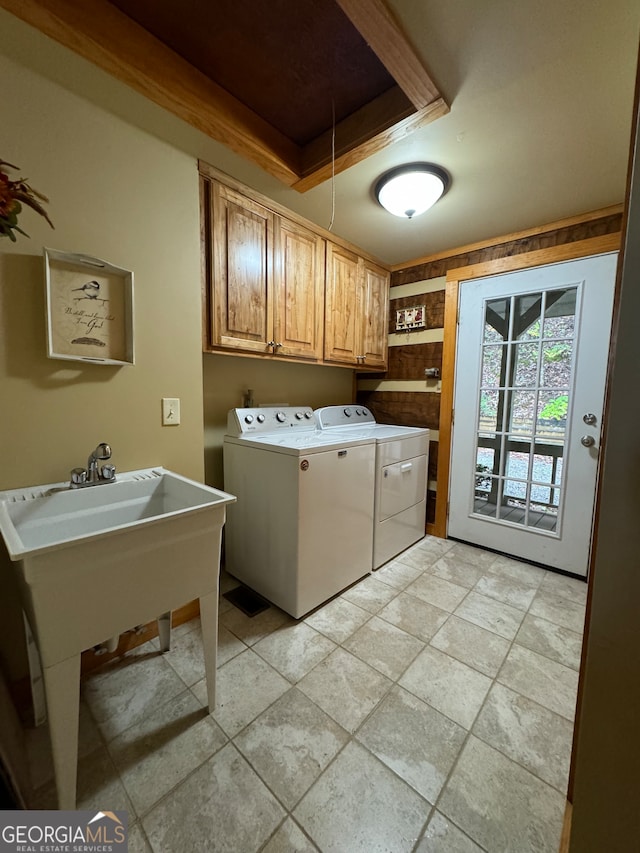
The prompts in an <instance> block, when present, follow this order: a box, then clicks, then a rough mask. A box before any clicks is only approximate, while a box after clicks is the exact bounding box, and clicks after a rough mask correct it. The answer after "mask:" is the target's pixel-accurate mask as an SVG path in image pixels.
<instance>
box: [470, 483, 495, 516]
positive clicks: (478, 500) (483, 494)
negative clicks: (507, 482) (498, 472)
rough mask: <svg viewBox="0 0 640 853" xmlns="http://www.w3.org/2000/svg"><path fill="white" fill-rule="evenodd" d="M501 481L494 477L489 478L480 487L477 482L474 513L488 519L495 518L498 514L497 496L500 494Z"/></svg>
mask: <svg viewBox="0 0 640 853" xmlns="http://www.w3.org/2000/svg"><path fill="white" fill-rule="evenodd" d="M499 484H500V481H499V480H498V479H497V478H494V477H487V478H486V479H484V480H483V481H482V482H481V483H480V484H479V485H478V483H477V480H476V490H475V495H474V499H473V511H474V513H477V514H478V515H482V516H485V517H487V518H495V517H496V515H497V512H498V504H497V501H496V499H495V495H496V494H497V493H498V488H499Z"/></svg>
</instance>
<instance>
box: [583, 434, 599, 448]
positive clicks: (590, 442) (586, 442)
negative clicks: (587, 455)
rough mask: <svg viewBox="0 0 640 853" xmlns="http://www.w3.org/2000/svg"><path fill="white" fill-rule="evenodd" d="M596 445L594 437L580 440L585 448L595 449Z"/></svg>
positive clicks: (586, 436)
mask: <svg viewBox="0 0 640 853" xmlns="http://www.w3.org/2000/svg"><path fill="white" fill-rule="evenodd" d="M595 443H596V440H595V438H594V437H593V436H592V435H583V436H582V438H581V439H580V444H582V445H583V446H584V447H593V445H594V444H595Z"/></svg>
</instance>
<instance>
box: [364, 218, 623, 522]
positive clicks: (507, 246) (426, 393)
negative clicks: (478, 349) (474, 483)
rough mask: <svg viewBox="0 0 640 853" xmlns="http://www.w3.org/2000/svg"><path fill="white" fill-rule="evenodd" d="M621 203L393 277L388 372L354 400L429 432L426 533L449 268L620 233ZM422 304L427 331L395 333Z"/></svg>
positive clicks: (431, 510)
mask: <svg viewBox="0 0 640 853" xmlns="http://www.w3.org/2000/svg"><path fill="white" fill-rule="evenodd" d="M621 223H622V209H621V206H618V207H616V208H609V209H607V210H603V211H596V212H595V213H594V214H586V215H585V216H580V217H574V218H573V219H571V220H564V221H563V222H557V223H552V224H550V225H548V226H542V227H540V228H536V229H533V230H532V231H530V232H521V233H519V234H514V235H509V236H507V237H502V238H497V239H496V240H495V241H492V242H490V243H488V244H484V245H474V246H469V247H464V248H462V249H454V250H452V251H451V252H450V253H447V254H446V255H443V254H440V255H437V256H433V257H431V258H429V257H426V258H422V259H420V260H419V261H415V262H414V263H412V264H409V265H407V266H406V267H403V268H401V269H396V270H394V271H393V272H392V274H391V298H390V307H389V369H388V371H387V372H386V373H380V374H373V375H372V374H368V375H367V376H364V375H361V376H359V377H358V381H357V401H358V403H361V404H362V405H365V406H368V407H369V408H370V409H371V411H372V412H373V414H374V415H375V417H376V420H378V421H379V422H380V423H396V424H401V425H403V426H424V427H428V428H429V429H430V430H431V444H430V450H429V486H428V489H429V491H428V502H427V532H432V530H433V523H434V519H435V513H436V486H437V479H438V440H439V428H440V426H441V423H440V383H439V382H438V381H435V380H431V379H425V376H424V370H425V368H427V367H437V368H439V369H440V370H442V346H443V342H444V305H445V285H446V279H445V277H446V274H447V272H448V271H449V270H451V269H457V268H460V267H465V266H472V265H474V264H479V263H483V262H485V261H492V260H496V259H499V258H506V257H511V256H513V255H518V254H524V253H526V252H532V251H535V250H541V249H553V248H554V247H556V246H560V245H563V244H566V243H573V242H577V241H579V240H585V239H588V238H591V237H599V236H603V235H605V234H614V233H616V232H619V231H620V228H621ZM418 305H424V306H425V318H426V329H425V330H424V331H422V330H415V331H410V332H401V333H396V332H395V320H396V311H398V310H399V309H401V308H412V307H414V306H418Z"/></svg>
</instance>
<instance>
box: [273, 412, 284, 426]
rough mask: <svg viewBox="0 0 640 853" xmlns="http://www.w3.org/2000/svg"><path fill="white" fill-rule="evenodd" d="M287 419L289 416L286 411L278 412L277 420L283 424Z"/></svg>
mask: <svg viewBox="0 0 640 853" xmlns="http://www.w3.org/2000/svg"><path fill="white" fill-rule="evenodd" d="M286 419H287V416H286V415H285V413H284V412H276V420H277V421H278V423H279V424H283V423H284V422H285V421H286Z"/></svg>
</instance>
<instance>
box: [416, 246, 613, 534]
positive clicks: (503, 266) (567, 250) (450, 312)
mask: <svg viewBox="0 0 640 853" xmlns="http://www.w3.org/2000/svg"><path fill="white" fill-rule="evenodd" d="M619 250H620V232H616V233H614V234H605V235H604V236H601V237H590V238H588V239H586V240H576V241H574V242H573V243H564V244H562V245H560V246H553V247H552V248H549V249H537V250H536V251H533V252H523V253H522V254H520V255H511V256H509V257H506V258H498V259H496V260H493V261H484V262H482V263H479V264H472V265H470V266H467V267H457V268H456V269H451V270H449V271H448V272H447V282H446V289H445V303H444V343H443V347H442V381H441V396H440V423H439V438H440V440H439V442H438V479H437V484H436V515H435V521H434V524H433V529H432V531H431V532H432V533H433V535H434V536H439V537H440V538H441V539H446V538H447V532H448V531H447V528H448V524H449V478H450V473H451V470H450V469H451V438H452V430H453V398H454V379H455V367H456V353H457V349H458V295H459V289H460V283H461V282H463V281H469V280H471V279H474V278H485V277H487V276H492V275H499V274H500V273H506V272H516V271H518V270H524V269H529V268H530V267H538V266H544V265H547V264H555V263H560V262H562V261H573V260H577V259H578V258H586V257H589V256H590V255H600V254H604V253H606V252H618V251H619ZM616 299H617V297H616ZM615 304H616V303H615V301H614V312H615Z"/></svg>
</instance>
